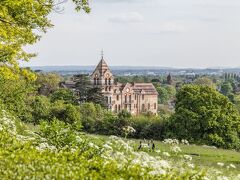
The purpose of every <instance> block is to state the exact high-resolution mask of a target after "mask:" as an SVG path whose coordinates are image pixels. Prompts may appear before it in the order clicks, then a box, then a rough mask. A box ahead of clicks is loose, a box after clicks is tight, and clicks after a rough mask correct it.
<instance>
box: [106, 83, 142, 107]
mask: <svg viewBox="0 0 240 180" xmlns="http://www.w3.org/2000/svg"><path fill="white" fill-rule="evenodd" d="M110 89H111V87H109V91H110ZM106 91H107V90H106ZM118 100H119V95H117V101H118ZM127 100H129V102H131V100H132V96H131V95H129V96H127V95H125V103H127V102H128V101H127ZM135 100H137V95H135ZM142 100H144V95H142Z"/></svg>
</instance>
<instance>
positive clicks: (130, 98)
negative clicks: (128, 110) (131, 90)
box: [129, 95, 132, 103]
mask: <svg viewBox="0 0 240 180" xmlns="http://www.w3.org/2000/svg"><path fill="white" fill-rule="evenodd" d="M131 100H132V96H131V95H129V102H130V103H131Z"/></svg>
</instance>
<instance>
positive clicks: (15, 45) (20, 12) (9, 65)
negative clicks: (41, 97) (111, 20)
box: [0, 0, 90, 78]
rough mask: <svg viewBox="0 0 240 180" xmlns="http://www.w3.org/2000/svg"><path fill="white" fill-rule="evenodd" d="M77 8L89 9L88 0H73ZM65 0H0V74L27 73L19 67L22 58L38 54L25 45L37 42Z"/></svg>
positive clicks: (27, 73)
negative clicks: (53, 14)
mask: <svg viewBox="0 0 240 180" xmlns="http://www.w3.org/2000/svg"><path fill="white" fill-rule="evenodd" d="M72 1H73V2H74V3H75V5H76V10H77V11H79V10H81V9H83V10H84V11H85V12H89V11H90V9H89V7H88V0H72ZM63 2H64V0H62V1H57V0H1V1H0V39H1V40H0V64H1V66H0V74H2V75H4V76H5V77H9V78H17V76H18V75H19V74H22V75H25V76H28V75H29V72H28V71H27V70H26V69H21V68H20V67H19V61H28V60H29V59H30V58H31V57H33V56H35V54H33V53H28V52H26V51H25V50H24V49H23V47H24V46H26V45H32V44H34V43H36V42H37V41H38V40H39V39H40V38H41V34H43V33H46V31H47V29H48V28H50V27H52V26H53V25H52V24H51V22H50V20H49V18H48V17H49V16H48V15H49V14H50V13H51V12H52V11H54V10H55V11H56V10H57V6H59V5H60V4H62V3H63Z"/></svg>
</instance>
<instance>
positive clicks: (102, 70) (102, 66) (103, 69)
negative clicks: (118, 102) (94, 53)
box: [93, 58, 110, 76]
mask: <svg viewBox="0 0 240 180" xmlns="http://www.w3.org/2000/svg"><path fill="white" fill-rule="evenodd" d="M96 71H99V73H100V75H101V76H102V75H104V73H105V72H106V71H110V69H109V67H108V65H107V63H106V62H105V60H104V59H103V58H102V59H101V60H100V62H99V63H98V65H97V67H96V68H95V70H94V71H93V74H94V73H95V72H96Z"/></svg>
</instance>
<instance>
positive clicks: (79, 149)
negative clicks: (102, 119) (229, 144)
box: [0, 111, 240, 180]
mask: <svg viewBox="0 0 240 180" xmlns="http://www.w3.org/2000/svg"><path fill="white" fill-rule="evenodd" d="M29 127H30V129H29V128H27V129H26V128H24V126H23V125H22V124H21V123H19V122H18V121H17V120H16V119H15V118H14V117H12V116H11V115H9V114H8V113H7V112H5V111H2V112H0V179H111V180H112V179H204V180H207V179H217V180H221V179H222V180H227V179H233V180H235V179H236V180H238V179H240V171H239V170H240V167H239V161H240V156H239V153H238V152H235V151H228V150H222V149H216V148H214V147H206V146H195V145H189V144H188V142H187V141H186V140H181V141H178V140H174V139H166V140H164V141H163V142H158V141H156V142H155V144H156V148H155V150H154V151H152V150H150V149H149V146H148V144H147V141H144V140H142V142H143V143H142V148H141V149H140V150H138V146H139V140H134V139H127V138H120V137H116V136H99V135H89V134H84V133H82V132H79V131H76V130H74V128H72V126H70V125H67V124H65V123H63V122H61V121H57V120H53V121H52V122H44V123H43V124H42V125H41V127H39V128H36V127H31V126H29Z"/></svg>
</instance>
